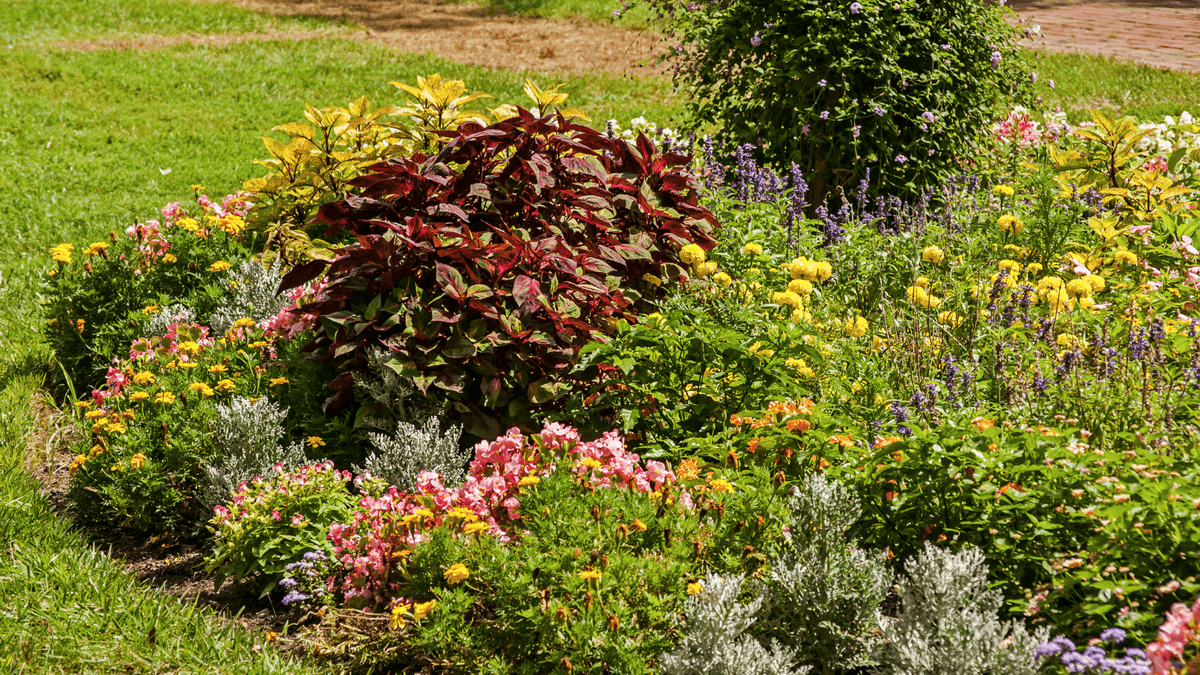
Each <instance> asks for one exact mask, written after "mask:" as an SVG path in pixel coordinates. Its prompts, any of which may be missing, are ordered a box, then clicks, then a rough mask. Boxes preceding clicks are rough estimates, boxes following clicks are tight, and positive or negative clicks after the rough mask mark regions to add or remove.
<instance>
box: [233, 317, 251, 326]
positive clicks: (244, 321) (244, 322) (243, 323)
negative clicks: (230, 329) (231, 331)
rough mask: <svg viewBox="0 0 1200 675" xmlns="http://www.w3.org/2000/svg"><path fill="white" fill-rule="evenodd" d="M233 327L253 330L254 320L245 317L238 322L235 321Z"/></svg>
mask: <svg viewBox="0 0 1200 675" xmlns="http://www.w3.org/2000/svg"><path fill="white" fill-rule="evenodd" d="M233 325H235V326H237V327H238V328H252V327H253V326H254V319H251V318H248V317H243V318H241V319H238V320H237V321H234V322H233Z"/></svg>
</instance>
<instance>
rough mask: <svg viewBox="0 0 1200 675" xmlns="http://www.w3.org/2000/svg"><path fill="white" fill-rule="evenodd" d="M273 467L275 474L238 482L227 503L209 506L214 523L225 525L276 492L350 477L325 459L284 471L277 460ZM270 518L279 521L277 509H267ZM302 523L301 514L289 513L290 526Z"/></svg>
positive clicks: (248, 512)
mask: <svg viewBox="0 0 1200 675" xmlns="http://www.w3.org/2000/svg"><path fill="white" fill-rule="evenodd" d="M274 470H275V476H273V477H271V476H268V477H267V478H268V479H269V480H265V479H264V478H263V476H262V475H261V474H259V475H257V476H255V477H254V478H253V479H251V480H248V481H242V482H241V483H239V484H238V488H237V493H236V494H234V496H233V499H232V500H231V501H230V503H229V505H228V506H222V505H220V504H218V505H217V506H215V507H213V522H214V523H216V524H218V525H226V524H229V523H232V522H235V521H237V520H239V519H241V518H245V517H247V516H249V515H250V511H249V508H250V507H252V506H253V505H255V504H262V503H264V502H266V501H268V500H269V499H270V498H271V497H272V496H273V495H276V494H279V495H288V494H291V493H292V492H294V491H295V490H297V489H298V488H302V487H305V486H307V485H310V484H313V483H317V484H324V483H326V482H328V481H334V482H336V481H349V480H350V479H351V475H350V472H349V471H338V470H337V469H335V468H334V467H333V462H331V461H329V460H326V461H324V462H316V463H313V464H306V465H304V466H302V467H300V468H299V469H296V470H295V471H292V472H288V471H285V470H284V466H283V463H282V462H280V463H278V464H276V465H275V467H274ZM230 506H231V507H233V508H232V510H231V509H230V508H229V507H230ZM271 517H272V518H274V519H275V520H276V521H280V520H282V516H281V515H280V514H279V511H278V510H275V509H273V510H272V511H271ZM304 522H305V518H304V516H303V515H302V514H299V513H297V514H295V515H293V516H292V525H293V526H295V527H300V526H302V525H303V524H304Z"/></svg>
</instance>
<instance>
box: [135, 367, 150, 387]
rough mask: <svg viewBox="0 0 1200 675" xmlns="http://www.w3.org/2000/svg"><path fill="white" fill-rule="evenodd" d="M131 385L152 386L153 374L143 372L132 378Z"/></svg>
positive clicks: (146, 371)
mask: <svg viewBox="0 0 1200 675" xmlns="http://www.w3.org/2000/svg"><path fill="white" fill-rule="evenodd" d="M133 383H134V384H140V385H147V384H154V373H152V372H150V371H148V370H143V371H141V372H139V373H137V374H135V375H134V376H133Z"/></svg>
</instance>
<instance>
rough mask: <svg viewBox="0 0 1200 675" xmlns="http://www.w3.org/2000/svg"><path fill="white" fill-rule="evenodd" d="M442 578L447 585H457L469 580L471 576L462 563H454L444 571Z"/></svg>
mask: <svg viewBox="0 0 1200 675" xmlns="http://www.w3.org/2000/svg"><path fill="white" fill-rule="evenodd" d="M442 576H443V577H445V579H446V582H447V583H449V584H457V583H459V582H462V581H465V580H466V579H467V578H469V577H470V576H471V571H470V570H468V569H467V566H466V565H464V564H462V563H454V564H453V565H451V566H450V567H449V568H447V569H446V571H445V573H444V574H442Z"/></svg>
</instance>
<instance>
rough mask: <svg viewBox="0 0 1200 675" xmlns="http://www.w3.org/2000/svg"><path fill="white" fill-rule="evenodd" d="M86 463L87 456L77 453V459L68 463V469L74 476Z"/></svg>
mask: <svg viewBox="0 0 1200 675" xmlns="http://www.w3.org/2000/svg"><path fill="white" fill-rule="evenodd" d="M86 463H87V457H84V456H83V455H75V459H74V460H73V461H72V462H71V463H70V464H68V465H67V471H68V472H70V474H71V475H72V476H74V475H75V472H77V471H79V469H80V467H82V466H83V465H84V464H86Z"/></svg>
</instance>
